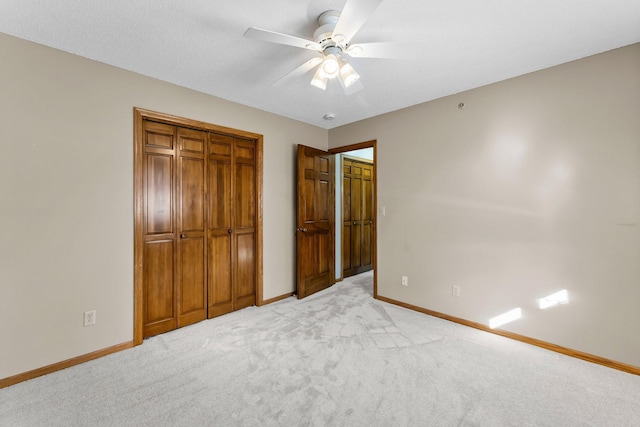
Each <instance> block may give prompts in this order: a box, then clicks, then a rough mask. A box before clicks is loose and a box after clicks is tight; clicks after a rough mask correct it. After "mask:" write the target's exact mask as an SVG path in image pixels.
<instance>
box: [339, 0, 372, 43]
mask: <svg viewBox="0 0 640 427" xmlns="http://www.w3.org/2000/svg"><path fill="white" fill-rule="evenodd" d="M380 3H382V0H347V3H346V4H345V5H344V9H342V12H341V13H340V19H338V22H337V23H336V27H335V29H334V30H333V35H332V38H333V39H334V40H336V39H337V40H343V41H344V43H349V41H350V40H351V39H352V38H353V36H354V35H355V34H356V33H357V32H358V30H359V29H360V27H362V25H364V23H365V22H366V21H367V19H369V16H371V14H372V13H373V11H374V10H376V9H377V8H378V6H380Z"/></svg>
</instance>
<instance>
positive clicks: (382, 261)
mask: <svg viewBox="0 0 640 427" xmlns="http://www.w3.org/2000/svg"><path fill="white" fill-rule="evenodd" d="M425 78H428V76H427V77H425ZM460 102H464V103H465V107H464V108H463V109H459V108H458V103H460ZM371 139H377V141H378V145H377V147H378V153H377V159H378V206H379V207H382V206H384V207H386V216H384V217H379V219H378V251H379V252H378V254H379V256H378V290H379V293H380V295H382V296H386V297H389V298H393V299H396V300H399V301H403V302H407V303H411V304H414V305H418V306H420V307H423V308H427V309H431V310H435V311H438V312H442V313H446V314H449V315H453V316H457V317H460V318H463V319H467V320H471V321H475V322H479V323H483V324H488V322H489V319H490V318H491V317H493V316H496V315H498V314H501V313H503V312H506V311H507V310H510V309H512V308H516V307H520V308H521V309H522V311H523V317H522V319H520V320H518V321H516V322H513V323H511V324H509V325H506V326H504V329H506V330H509V331H512V332H515V333H519V334H523V335H525V336H528V337H533V338H538V339H541V340H545V341H549V342H552V343H556V344H559V345H562V346H566V347H569V348H573V349H576V350H580V351H584V352H587V353H592V354H595V355H598V356H602V357H606V358H610V359H614V360H617V361H620V362H625V363H629V364H632V365H635V366H640V309H639V308H638V307H639V304H640V233H639V228H638V226H639V224H638V222H639V216H640V44H636V45H632V46H628V47H625V48H622V49H617V50H614V51H610V52H607V53H604V54H600V55H596V56H593V57H589V58H585V59H582V60H579V61H575V62H572V63H568V64H564V65H561V66H557V67H554V68H550V69H547V70H543V71H539V72H536V73H532V74H528V75H525V76H521V77H518V78H515V79H511V80H508V81H504V82H500V83H497V84H493V85H490V86H486V87H482V88H479V89H476V90H471V91H468V92H464V93H460V94H458V95H455V96H450V97H447V98H443V99H439V100H436V101H433V102H428V103H425V104H421V105H418V106H415V107H412V108H407V109H404V110H401V111H397V112H394V113H390V114H386V115H382V116H379V117H375V118H373V119H369V120H365V121H362V122H359V123H355V124H351V125H347V126H343V127H340V128H337V129H334V130H331V131H330V132H329V145H330V146H331V147H338V146H342V145H347V144H353V143H357V142H361V141H367V140H371ZM403 274H404V275H408V276H409V286H408V287H403V286H401V285H400V276H401V275H403ZM452 285H459V286H460V287H461V290H462V295H461V297H458V298H456V297H453V296H452ZM561 289H567V290H568V291H569V298H570V302H569V303H568V304H566V305H563V306H558V307H555V308H551V309H548V310H544V311H542V310H540V309H538V308H537V306H536V300H537V299H538V298H541V297H543V296H546V295H548V294H551V293H553V292H555V291H557V290H561Z"/></svg>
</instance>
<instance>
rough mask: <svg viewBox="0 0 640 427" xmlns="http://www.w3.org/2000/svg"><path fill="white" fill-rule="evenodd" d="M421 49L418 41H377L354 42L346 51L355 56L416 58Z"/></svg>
mask: <svg viewBox="0 0 640 427" xmlns="http://www.w3.org/2000/svg"><path fill="white" fill-rule="evenodd" d="M421 51H422V50H421V49H420V44H419V43H416V42H377V43H357V44H352V45H351V46H349V47H348V48H347V50H346V51H345V52H346V53H347V54H348V55H349V56H351V57H353V58H389V59H416V58H419V57H420V55H421Z"/></svg>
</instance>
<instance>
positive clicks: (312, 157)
mask: <svg viewBox="0 0 640 427" xmlns="http://www.w3.org/2000/svg"><path fill="white" fill-rule="evenodd" d="M334 165H335V155H333V154H330V153H328V152H326V151H322V150H318V149H315V148H311V147H306V146H304V145H298V171H297V172H298V179H297V187H298V191H297V192H298V194H297V228H296V249H297V286H296V290H297V295H298V298H304V297H306V296H308V295H311V294H313V293H315V292H318V291H321V290H323V289H326V288H328V287H329V286H331V285H333V283H335V274H334V272H335V258H334V257H335V248H334V240H335V229H334V226H335V219H334V218H335V211H334V209H335V200H334V197H335V196H334V185H335V166H334Z"/></svg>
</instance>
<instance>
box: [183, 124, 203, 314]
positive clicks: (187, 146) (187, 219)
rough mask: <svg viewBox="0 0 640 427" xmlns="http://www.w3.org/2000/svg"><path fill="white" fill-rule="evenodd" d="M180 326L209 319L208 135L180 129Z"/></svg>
mask: <svg viewBox="0 0 640 427" xmlns="http://www.w3.org/2000/svg"><path fill="white" fill-rule="evenodd" d="M177 135H178V174H177V175H178V234H179V238H178V239H177V242H178V277H177V278H178V282H177V288H178V293H177V297H178V327H182V326H186V325H190V324H192V323H195V322H199V321H201V320H204V319H206V318H207V282H206V271H207V264H206V258H207V257H206V234H205V217H206V167H205V162H206V159H205V152H204V151H205V148H206V142H207V134H206V133H205V132H201V131H196V130H192V129H183V128H178V130H177Z"/></svg>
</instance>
